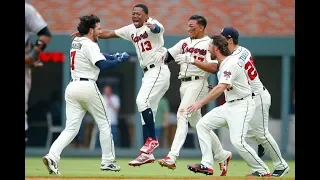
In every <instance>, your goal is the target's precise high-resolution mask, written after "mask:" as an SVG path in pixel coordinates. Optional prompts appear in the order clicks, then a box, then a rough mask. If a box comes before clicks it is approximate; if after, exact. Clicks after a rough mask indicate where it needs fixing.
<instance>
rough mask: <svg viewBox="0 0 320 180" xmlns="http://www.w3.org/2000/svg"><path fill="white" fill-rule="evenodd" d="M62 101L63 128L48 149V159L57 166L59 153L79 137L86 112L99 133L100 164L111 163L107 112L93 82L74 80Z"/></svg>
mask: <svg viewBox="0 0 320 180" xmlns="http://www.w3.org/2000/svg"><path fill="white" fill-rule="evenodd" d="M65 100H66V118H67V119H66V127H65V129H64V130H63V131H62V132H61V134H60V135H59V137H58V138H57V139H56V140H55V141H54V142H53V144H52V146H51V147H50V150H49V157H51V158H53V159H54V160H56V161H57V162H59V160H60V155H61V152H62V150H63V149H64V148H65V147H66V146H67V145H68V144H69V143H70V142H71V141H72V140H73V139H74V138H75V136H76V135H77V134H78V132H79V129H80V125H81V122H82V119H83V117H84V115H85V114H86V112H87V111H88V112H89V113H90V114H91V115H92V116H93V118H94V120H95V121H96V123H97V125H98V128H99V130H100V144H101V150H102V158H101V159H102V162H101V164H106V163H112V162H114V160H115V152H114V142H113V139H112V134H111V125H110V121H109V119H108V115H107V111H106V109H107V106H106V102H105V101H104V99H103V97H102V95H101V93H100V91H99V89H98V87H97V85H96V83H95V81H79V79H77V80H75V81H73V82H70V83H69V84H68V86H67V88H66V91H65Z"/></svg>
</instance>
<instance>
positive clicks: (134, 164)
mask: <svg viewBox="0 0 320 180" xmlns="http://www.w3.org/2000/svg"><path fill="white" fill-rule="evenodd" d="M149 163H154V159H149V160H147V161H145V162H136V163H131V162H129V163H128V165H129V166H133V167H136V166H141V165H144V164H149Z"/></svg>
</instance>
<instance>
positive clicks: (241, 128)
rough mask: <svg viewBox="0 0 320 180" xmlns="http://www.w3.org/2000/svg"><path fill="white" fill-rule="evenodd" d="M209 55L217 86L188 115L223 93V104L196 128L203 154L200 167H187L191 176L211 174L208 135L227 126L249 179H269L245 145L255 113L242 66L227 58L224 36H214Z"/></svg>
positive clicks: (257, 159)
mask: <svg viewBox="0 0 320 180" xmlns="http://www.w3.org/2000/svg"><path fill="white" fill-rule="evenodd" d="M209 51H210V53H211V56H212V58H213V59H217V60H218V62H219V65H220V67H219V69H220V71H219V72H218V74H217V76H218V80H219V82H218V85H217V86H215V87H214V88H213V89H212V90H211V91H210V92H209V93H208V95H206V96H205V97H204V98H202V99H200V100H198V101H197V102H195V103H193V104H192V105H190V106H189V107H188V111H189V112H194V111H196V110H198V109H200V108H201V107H202V106H204V105H205V104H207V103H209V102H210V101H212V100H214V99H216V98H218V97H219V96H220V95H221V94H222V93H223V92H224V94H225V99H226V103H225V104H223V105H221V106H218V107H216V108H214V109H212V110H211V111H210V112H208V113H207V114H206V115H204V116H203V117H202V118H201V119H200V120H199V122H198V123H197V125H196V129H197V134H198V138H199V144H200V148H201V153H202V160H201V163H200V164H192V165H188V166H187V167H188V169H189V170H190V171H193V172H200V173H203V174H207V175H212V174H213V164H214V163H213V156H212V152H211V149H212V142H211V141H210V139H211V137H210V131H212V129H218V128H221V127H226V126H229V130H230V140H231V143H232V144H233V146H234V147H235V149H236V150H237V151H238V153H239V154H240V156H241V157H242V158H243V159H244V160H245V161H246V162H247V164H248V165H249V167H250V168H251V169H252V170H253V173H252V174H250V175H248V176H260V177H261V176H270V171H269V169H268V167H267V165H266V164H265V163H264V162H263V161H262V160H261V159H260V158H259V156H258V155H257V153H256V152H255V150H254V149H252V148H251V147H250V146H249V145H248V144H247V143H246V141H245V137H246V134H247V131H248V126H249V121H250V120H251V119H252V117H253V114H254V112H255V104H254V100H253V99H252V91H251V87H250V85H249V84H248V79H247V75H246V73H245V71H244V66H245V65H244V63H243V62H241V61H238V60H237V59H236V57H235V56H230V54H231V53H230V51H229V49H228V42H227V40H226V39H225V38H224V37H223V36H220V35H219V36H213V37H212V43H210V47H209Z"/></svg>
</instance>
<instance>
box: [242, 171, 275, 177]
mask: <svg viewBox="0 0 320 180" xmlns="http://www.w3.org/2000/svg"><path fill="white" fill-rule="evenodd" d="M246 176H247V177H250V176H256V177H270V174H262V173H259V172H258V171H256V172H253V173H252V174H247V175H246Z"/></svg>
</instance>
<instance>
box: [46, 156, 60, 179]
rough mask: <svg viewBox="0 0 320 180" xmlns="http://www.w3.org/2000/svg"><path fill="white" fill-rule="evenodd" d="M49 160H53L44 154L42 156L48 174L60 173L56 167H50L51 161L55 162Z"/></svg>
mask: <svg viewBox="0 0 320 180" xmlns="http://www.w3.org/2000/svg"><path fill="white" fill-rule="evenodd" d="M51 161H53V160H51V159H50V158H48V157H46V156H44V157H43V158H42V162H43V164H44V165H45V166H46V167H47V169H48V172H49V174H52V175H60V172H59V170H58V169H55V170H52V169H53V168H51V166H54V165H53V163H56V162H51Z"/></svg>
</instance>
